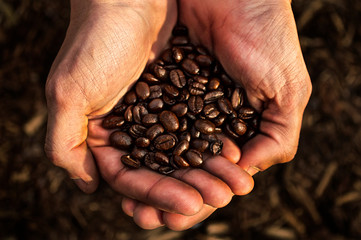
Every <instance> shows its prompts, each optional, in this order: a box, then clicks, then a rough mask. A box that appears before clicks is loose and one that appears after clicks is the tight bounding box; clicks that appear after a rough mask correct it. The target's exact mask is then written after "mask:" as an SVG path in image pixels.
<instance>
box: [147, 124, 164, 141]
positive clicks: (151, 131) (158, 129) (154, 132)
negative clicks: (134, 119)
mask: <svg viewBox="0 0 361 240" xmlns="http://www.w3.org/2000/svg"><path fill="white" fill-rule="evenodd" d="M162 133H164V128H163V126H162V125H161V124H158V123H157V124H154V125H153V126H151V127H150V128H148V130H147V131H146V133H145V136H146V137H147V138H148V139H149V140H151V141H152V140H153V139H155V138H156V137H157V136H159V135H161V134H162Z"/></svg>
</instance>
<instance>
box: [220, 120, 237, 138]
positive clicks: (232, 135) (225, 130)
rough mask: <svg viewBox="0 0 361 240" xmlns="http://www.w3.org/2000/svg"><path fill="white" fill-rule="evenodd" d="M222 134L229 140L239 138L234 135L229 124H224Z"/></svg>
mask: <svg viewBox="0 0 361 240" xmlns="http://www.w3.org/2000/svg"><path fill="white" fill-rule="evenodd" d="M224 132H225V133H226V134H227V135H228V136H229V137H231V138H233V139H238V138H239V135H237V133H235V132H234V131H233V129H232V127H231V125H230V124H229V123H226V124H225V127H224Z"/></svg>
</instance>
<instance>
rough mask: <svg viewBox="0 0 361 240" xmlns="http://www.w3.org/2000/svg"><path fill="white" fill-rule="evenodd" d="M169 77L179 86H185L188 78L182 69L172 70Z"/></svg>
mask: <svg viewBox="0 0 361 240" xmlns="http://www.w3.org/2000/svg"><path fill="white" fill-rule="evenodd" d="M169 78H170V80H171V82H172V83H173V84H174V86H176V87H177V88H183V87H184V86H185V85H186V84H187V79H186V77H185V76H184V73H183V72H182V70H180V69H174V70H171V71H170V73H169Z"/></svg>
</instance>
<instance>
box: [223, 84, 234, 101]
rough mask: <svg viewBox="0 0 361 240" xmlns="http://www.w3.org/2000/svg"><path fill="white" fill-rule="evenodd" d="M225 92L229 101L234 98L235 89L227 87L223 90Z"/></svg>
mask: <svg viewBox="0 0 361 240" xmlns="http://www.w3.org/2000/svg"><path fill="white" fill-rule="evenodd" d="M223 92H224V97H226V98H228V99H231V97H232V93H233V88H231V87H225V88H224V89H223Z"/></svg>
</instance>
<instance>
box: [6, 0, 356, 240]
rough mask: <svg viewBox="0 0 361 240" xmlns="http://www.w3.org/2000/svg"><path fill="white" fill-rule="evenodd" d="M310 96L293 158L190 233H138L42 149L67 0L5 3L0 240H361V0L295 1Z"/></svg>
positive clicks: (111, 202)
mask: <svg viewBox="0 0 361 240" xmlns="http://www.w3.org/2000/svg"><path fill="white" fill-rule="evenodd" d="M292 5H293V9H294V13H295V17H296V21H297V24H298V29H299V34H300V41H301V45H302V50H303V52H304V57H305V60H306V64H307V66H308V69H309V72H310V75H311V79H312V83H313V93H312V97H311V100H310V103H309V105H308V107H307V109H306V112H305V115H304V121H303V128H302V134H301V139H300V147H299V151H298V153H297V155H296V157H295V160H294V161H292V162H291V163H288V164H284V165H277V166H274V167H272V168H271V169H269V170H267V171H265V172H263V173H260V174H258V175H256V177H255V189H254V191H253V192H252V193H250V194H249V195H247V196H244V197H234V199H233V200H232V202H231V203H230V204H229V205H228V206H227V207H225V208H223V209H220V210H218V211H216V212H215V214H213V215H212V216H211V217H210V218H208V219H207V220H206V221H204V222H203V223H202V224H199V225H197V226H196V227H194V228H193V229H190V230H188V231H184V232H173V231H169V230H167V229H158V230H153V231H146V230H141V229H140V228H138V227H137V226H136V225H135V224H134V223H133V221H132V219H131V218H129V217H127V216H125V215H124V214H123V213H122V210H121V207H120V204H121V197H120V196H119V195H117V194H115V193H114V192H113V191H112V190H111V189H109V188H108V187H107V185H106V184H104V183H102V184H101V186H100V188H99V190H97V192H96V193H94V194H92V195H85V194H83V193H81V192H80V191H79V190H78V189H77V188H76V187H75V185H73V183H72V181H71V180H69V179H68V178H67V176H66V174H65V173H64V171H62V170H61V169H59V168H56V167H54V166H53V165H52V164H51V163H50V162H49V161H48V160H47V159H46V158H45V156H44V153H43V144H44V136H45V132H46V114H47V113H46V106H45V99H44V85H45V81H46V77H47V73H48V71H49V68H50V65H51V62H52V61H53V59H54V57H55V55H56V53H57V51H58V49H59V47H60V44H61V42H62V40H63V38H64V34H65V30H66V27H67V24H68V18H69V3H68V1H65V0H52V1H49V0H36V1H31V0H7V1H5V0H0V239H6V240H15V239H121V240H123V239H124V240H125V239H157V240H159V239H160V240H162V239H169V240H175V239H197V240H198V239H225V240H226V239H246V240H247V239H340V240H341V239H361V160H360V151H361V150H360V149H361V81H360V80H361V79H360V76H361V75H360V74H361V64H360V63H361V59H360V56H361V44H360V43H361V42H360V36H361V26H360V23H361V2H360V1H358V0H354V1H352V0H295V1H294V2H293V4H292Z"/></svg>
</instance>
